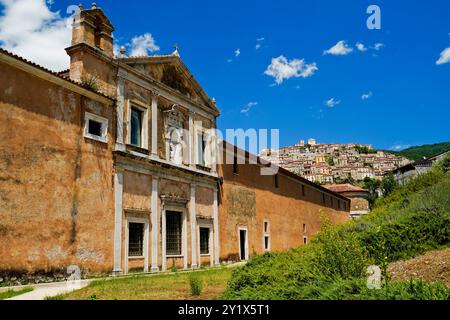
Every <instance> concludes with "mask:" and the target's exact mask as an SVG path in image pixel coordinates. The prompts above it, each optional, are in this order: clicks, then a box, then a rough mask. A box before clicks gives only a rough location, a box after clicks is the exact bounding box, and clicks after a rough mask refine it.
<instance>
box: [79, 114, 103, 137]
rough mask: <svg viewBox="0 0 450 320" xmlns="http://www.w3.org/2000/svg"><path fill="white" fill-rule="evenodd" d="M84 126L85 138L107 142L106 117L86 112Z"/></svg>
mask: <svg viewBox="0 0 450 320" xmlns="http://www.w3.org/2000/svg"><path fill="white" fill-rule="evenodd" d="M84 127H85V128H84V136H85V137H86V138H89V139H93V140H97V141H101V142H107V133H108V119H106V118H103V117H100V116H97V115H95V114H92V113H89V112H86V113H85V124H84Z"/></svg>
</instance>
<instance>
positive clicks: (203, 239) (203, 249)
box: [200, 228, 209, 254]
mask: <svg viewBox="0 0 450 320" xmlns="http://www.w3.org/2000/svg"><path fill="white" fill-rule="evenodd" d="M200 254H209V228H200Z"/></svg>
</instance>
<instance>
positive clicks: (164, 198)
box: [160, 194, 189, 206]
mask: <svg viewBox="0 0 450 320" xmlns="http://www.w3.org/2000/svg"><path fill="white" fill-rule="evenodd" d="M160 198H161V202H162V203H163V204H176V205H182V206H185V205H186V204H187V203H188V202H189V199H185V198H182V197H179V196H176V195H173V194H162V195H161V196H160Z"/></svg>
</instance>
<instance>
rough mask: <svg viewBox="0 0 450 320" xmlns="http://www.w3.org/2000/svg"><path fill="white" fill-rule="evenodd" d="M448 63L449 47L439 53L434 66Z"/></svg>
mask: <svg viewBox="0 0 450 320" xmlns="http://www.w3.org/2000/svg"><path fill="white" fill-rule="evenodd" d="M449 62H450V47H448V48H447V49H444V51H442V52H441V56H440V57H439V59H438V61H436V64H437V65H440V64H444V63H449Z"/></svg>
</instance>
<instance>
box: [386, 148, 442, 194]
mask: <svg viewBox="0 0 450 320" xmlns="http://www.w3.org/2000/svg"><path fill="white" fill-rule="evenodd" d="M449 154H450V151H446V152H442V153H440V154H437V155H434V156H432V157H429V158H427V159H422V160H418V161H414V162H412V163H408V164H407V165H405V166H402V167H400V168H398V169H395V170H394V171H393V172H392V173H393V175H394V178H395V180H396V181H397V182H398V184H400V185H401V186H405V185H406V184H407V183H408V182H409V181H410V180H411V179H414V178H415V177H417V176H419V175H421V174H424V173H426V172H427V171H428V170H430V169H431V167H432V166H433V164H434V163H435V162H437V161H440V160H442V159H444V158H445V157H446V156H447V155H449Z"/></svg>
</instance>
